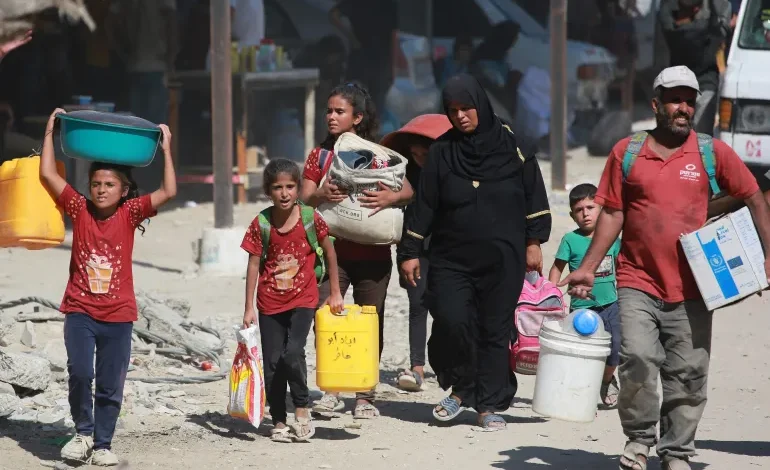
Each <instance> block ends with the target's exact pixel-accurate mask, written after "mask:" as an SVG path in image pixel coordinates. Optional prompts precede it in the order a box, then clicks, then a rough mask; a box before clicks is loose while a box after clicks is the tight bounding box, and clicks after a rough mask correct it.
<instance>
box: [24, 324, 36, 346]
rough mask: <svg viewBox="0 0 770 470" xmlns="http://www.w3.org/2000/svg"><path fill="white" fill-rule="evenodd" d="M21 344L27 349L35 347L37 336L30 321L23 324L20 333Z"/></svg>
mask: <svg viewBox="0 0 770 470" xmlns="http://www.w3.org/2000/svg"><path fill="white" fill-rule="evenodd" d="M21 344H23V345H24V346H26V347H28V348H36V347H37V334H36V333H35V325H33V324H32V322H31V321H27V322H25V323H24V329H23V330H22V332H21Z"/></svg>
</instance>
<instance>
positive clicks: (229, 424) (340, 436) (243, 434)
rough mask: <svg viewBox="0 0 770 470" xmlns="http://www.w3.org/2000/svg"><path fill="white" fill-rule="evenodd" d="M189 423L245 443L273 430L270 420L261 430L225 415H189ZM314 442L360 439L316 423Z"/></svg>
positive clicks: (264, 435) (262, 436)
mask: <svg viewBox="0 0 770 470" xmlns="http://www.w3.org/2000/svg"><path fill="white" fill-rule="evenodd" d="M187 421H188V422H190V423H193V424H197V425H198V426H200V427H201V428H203V429H205V430H206V431H207V432H210V433H212V434H215V435H217V436H219V437H224V438H235V439H239V440H242V441H245V442H253V441H255V440H257V439H259V438H264V437H268V436H270V430H271V429H272V428H273V425H272V422H271V421H270V419H269V418H266V419H264V420H262V424H261V425H260V426H259V429H255V428H254V426H252V425H251V424H249V423H248V422H246V421H243V420H238V419H235V418H233V417H231V416H230V415H227V414H224V413H202V414H197V415H188V416H187ZM313 424H314V426H315V430H316V432H315V436H314V437H313V439H314V440H316V439H320V440H327V441H350V440H353V439H358V437H359V436H358V435H357V434H352V433H349V432H347V431H346V430H344V429H335V428H327V427H324V426H323V425H321V423H319V422H318V421H315V422H314V423H313Z"/></svg>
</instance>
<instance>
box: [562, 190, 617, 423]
mask: <svg viewBox="0 0 770 470" xmlns="http://www.w3.org/2000/svg"><path fill="white" fill-rule="evenodd" d="M595 196H596V186H594V185H592V184H579V185H577V186H575V187H574V188H573V189H572V191H570V193H569V203H570V216H571V217H572V220H574V221H575V223H577V225H578V229H577V230H575V231H574V232H569V233H568V234H566V235H564V238H562V239H561V244H560V245H559V249H558V251H557V252H556V259H555V260H554V262H553V266H552V267H551V272H550V273H549V274H548V279H549V280H550V281H551V282H553V283H558V282H559V281H560V280H561V277H562V273H563V272H564V267H565V266H566V265H567V264H569V270H570V271H574V270H576V269H577V268H578V266H580V262H581V261H583V257H584V256H585V254H586V251H588V246H589V245H590V244H591V238H592V237H593V234H594V230H595V229H596V221H597V220H598V218H599V213H601V211H602V208H601V206H599V205H598V204H597V203H596V202H594V197H595ZM619 253H620V240H619V239H618V240H615V243H613V244H612V247H611V248H610V251H609V252H608V253H607V255H606V256H605V257H604V261H602V264H601V265H600V266H599V269H597V270H596V274H595V276H596V280H595V281H594V287H593V289H592V290H591V297H590V298H588V299H578V298H573V299H572V302H571V303H570V310H573V311H574V310H577V309H581V308H587V309H591V310H593V311H595V312H596V313H598V314H599V316H601V317H602V320H603V321H604V329H605V330H606V331H607V332H608V333H610V335H612V343H611V352H610V355H609V357H608V358H607V366H606V367H605V369H604V379H603V380H602V388H601V399H602V403H603V404H604V405H605V406H607V407H608V408H614V407H615V406H616V405H617V402H618V393H619V392H620V389H619V387H618V383H617V381H616V380H615V369H616V368H617V366H618V364H619V363H620V316H619V315H618V291H617V288H616V286H615V266H616V263H617V259H618V254H619Z"/></svg>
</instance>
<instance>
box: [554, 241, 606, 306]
mask: <svg viewBox="0 0 770 470" xmlns="http://www.w3.org/2000/svg"><path fill="white" fill-rule="evenodd" d="M590 244H591V238H590V237H586V236H585V235H581V234H580V232H579V231H578V230H575V231H574V232H570V233H568V234H566V235H564V238H562V239H561V244H560V245H559V249H558V250H557V251H556V259H558V260H561V261H564V262H565V263H568V264H569V270H570V272H572V271H574V270H576V269H577V268H578V266H580V263H581V262H582V261H583V257H584V256H585V254H586V252H587V251H588V246H589V245H590ZM619 253H620V239H617V240H615V243H613V244H612V247H611V248H610V251H609V252H608V253H607V255H606V256H605V257H604V260H603V261H602V263H601V264H600V265H599V268H598V269H597V270H596V274H595V276H596V277H595V279H594V288H593V289H592V290H591V293H592V294H593V295H594V297H596V300H591V299H578V298H574V297H573V298H572V303H571V304H570V308H571V309H572V310H574V309H576V308H591V307H604V306H605V305H609V304H611V303H613V302H616V301H617V300H618V290H617V288H616V287H615V262H616V261H617V259H618V254H619Z"/></svg>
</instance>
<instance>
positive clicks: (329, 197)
mask: <svg viewBox="0 0 770 470" xmlns="http://www.w3.org/2000/svg"><path fill="white" fill-rule="evenodd" d="M318 193H319V194H318V195H319V197H320V198H321V199H323V200H325V201H328V202H342V201H344V200H345V198H346V197H347V193H345V190H343V189H342V188H340V187H339V186H337V185H336V184H333V183H332V182H331V179H330V178H327V179H326V181H324V183H323V184H322V185H321V187H320V188H318Z"/></svg>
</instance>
